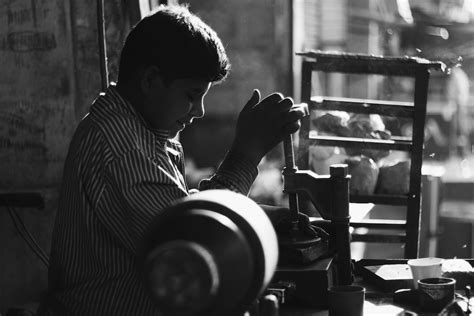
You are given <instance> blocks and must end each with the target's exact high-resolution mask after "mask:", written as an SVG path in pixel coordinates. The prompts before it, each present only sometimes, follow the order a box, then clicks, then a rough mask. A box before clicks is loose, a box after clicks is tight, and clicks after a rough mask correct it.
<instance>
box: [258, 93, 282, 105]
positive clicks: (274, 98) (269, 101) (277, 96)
mask: <svg viewBox="0 0 474 316" xmlns="http://www.w3.org/2000/svg"><path fill="white" fill-rule="evenodd" d="M281 100H283V95H282V94H281V93H278V92H275V93H272V94H270V95H269V96H267V97H266V98H265V99H263V100H262V101H261V102H260V104H261V105H262V106H264V107H266V106H268V105H269V106H274V105H275V103H278V102H280V101H281Z"/></svg>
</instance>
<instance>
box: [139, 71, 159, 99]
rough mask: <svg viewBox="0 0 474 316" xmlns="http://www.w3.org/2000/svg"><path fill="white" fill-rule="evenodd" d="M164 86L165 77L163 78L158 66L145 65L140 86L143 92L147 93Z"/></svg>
mask: <svg viewBox="0 0 474 316" xmlns="http://www.w3.org/2000/svg"><path fill="white" fill-rule="evenodd" d="M157 85H158V86H157ZM162 86H163V79H162V78H161V74H160V70H159V69H158V67H157V66H154V65H150V66H146V67H144V68H143V71H142V75H141V78H140V88H141V90H142V92H143V93H145V94H148V93H150V92H152V91H155V92H156V89H157V88H160V87H162Z"/></svg>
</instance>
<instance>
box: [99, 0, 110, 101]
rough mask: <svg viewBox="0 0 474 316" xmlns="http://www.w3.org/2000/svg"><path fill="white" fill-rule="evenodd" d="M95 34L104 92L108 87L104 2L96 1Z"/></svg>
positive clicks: (102, 0) (101, 0)
mask: <svg viewBox="0 0 474 316" xmlns="http://www.w3.org/2000/svg"><path fill="white" fill-rule="evenodd" d="M97 32H98V35H99V36H98V38H99V63H100V74H101V88H102V91H103V92H104V91H105V90H107V87H108V86H109V72H108V70H107V43H106V38H105V17H104V0H97Z"/></svg>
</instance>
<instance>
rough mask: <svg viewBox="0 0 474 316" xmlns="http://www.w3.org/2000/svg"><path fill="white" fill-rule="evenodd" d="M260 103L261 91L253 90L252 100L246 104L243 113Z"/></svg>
mask: <svg viewBox="0 0 474 316" xmlns="http://www.w3.org/2000/svg"><path fill="white" fill-rule="evenodd" d="M258 102H260V91H258V89H255V90H253V93H252V96H251V97H250V100H248V101H247V104H245V106H244V108H243V111H245V110H249V109H251V108H253V107H254V106H255V105H257V104H258Z"/></svg>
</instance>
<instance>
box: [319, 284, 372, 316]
mask: <svg viewBox="0 0 474 316" xmlns="http://www.w3.org/2000/svg"><path fill="white" fill-rule="evenodd" d="M364 299H365V288H363V287H362V286H355V285H341V286H332V287H330V288H329V291H328V300H329V316H362V315H363V314H364Z"/></svg>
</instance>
